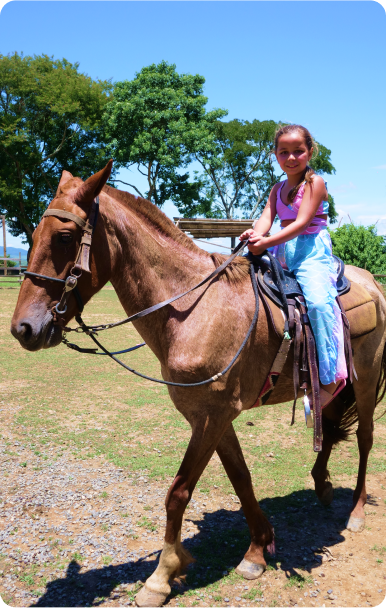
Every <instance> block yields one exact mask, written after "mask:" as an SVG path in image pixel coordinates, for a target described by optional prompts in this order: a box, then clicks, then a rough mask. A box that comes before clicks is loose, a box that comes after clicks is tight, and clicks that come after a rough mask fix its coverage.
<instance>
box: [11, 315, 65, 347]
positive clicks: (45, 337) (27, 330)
mask: <svg viewBox="0 0 386 608" xmlns="http://www.w3.org/2000/svg"><path fill="white" fill-rule="evenodd" d="M11 334H12V335H13V337H14V338H16V339H17V340H19V342H20V344H21V346H22V347H23V348H25V349H26V350H29V351H31V352H34V351H37V350H40V349H42V348H51V347H53V346H58V344H60V342H61V340H62V330H61V328H60V327H58V326H57V325H54V323H53V319H52V315H51V313H47V315H45V317H44V319H43V322H39V321H38V320H37V319H34V318H33V317H21V318H16V319H15V318H14V319H12V324H11Z"/></svg>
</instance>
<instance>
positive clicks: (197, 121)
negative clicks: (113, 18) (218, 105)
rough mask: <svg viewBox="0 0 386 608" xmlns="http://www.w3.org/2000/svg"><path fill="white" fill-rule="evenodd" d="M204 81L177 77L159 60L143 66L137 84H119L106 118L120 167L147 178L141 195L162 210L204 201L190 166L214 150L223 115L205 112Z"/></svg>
mask: <svg viewBox="0 0 386 608" xmlns="http://www.w3.org/2000/svg"><path fill="white" fill-rule="evenodd" d="M204 82H205V79H204V78H203V76H200V75H199V74H196V75H192V74H178V73H177V71H176V66H175V65H174V64H172V65H171V64H168V63H167V62H166V61H161V63H159V64H158V65H156V64H152V65H150V66H147V67H144V68H143V69H142V70H141V71H140V72H138V73H137V74H136V75H135V78H134V79H133V80H124V81H122V82H117V83H115V86H114V97H113V100H112V101H111V102H110V103H108V104H107V106H106V111H105V115H104V124H105V132H106V136H107V138H108V139H109V140H110V144H109V146H110V148H109V149H110V150H111V153H112V156H113V157H114V159H115V160H116V162H117V163H118V166H119V167H131V166H136V167H137V169H138V171H139V172H140V173H141V174H142V175H143V176H145V177H146V180H147V183H148V190H147V191H146V192H145V193H144V194H142V193H141V192H140V191H139V189H138V187H137V186H136V185H133V184H127V185H130V186H132V187H133V188H134V189H135V190H136V191H137V193H138V194H140V195H141V196H145V197H146V198H148V199H149V200H151V201H152V202H154V203H156V204H157V205H158V206H160V207H162V205H163V204H164V202H165V201H166V200H168V199H169V200H172V201H173V202H175V203H178V204H182V205H184V204H187V205H192V204H194V202H196V203H199V202H200V196H199V191H200V187H201V182H200V180H193V182H189V174H188V173H184V174H182V175H181V174H180V173H179V171H178V170H180V169H182V168H184V167H187V165H188V164H189V163H190V161H191V158H192V155H193V154H195V153H198V152H200V153H202V154H210V153H213V151H214V136H213V131H214V124H215V121H216V120H217V119H218V118H221V117H222V116H225V114H226V112H225V111H224V110H212V111H211V112H206V110H205V105H206V103H207V101H208V100H207V98H206V97H205V96H204V95H203V85H204Z"/></svg>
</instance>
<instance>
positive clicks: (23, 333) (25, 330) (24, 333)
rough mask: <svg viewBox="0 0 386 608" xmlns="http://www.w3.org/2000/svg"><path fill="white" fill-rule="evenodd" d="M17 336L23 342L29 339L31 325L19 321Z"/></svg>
mask: <svg viewBox="0 0 386 608" xmlns="http://www.w3.org/2000/svg"><path fill="white" fill-rule="evenodd" d="M19 336H20V337H21V339H22V340H23V342H24V343H27V342H29V341H30V339H31V337H32V327H31V325H30V324H29V323H25V322H24V323H20V329H19Z"/></svg>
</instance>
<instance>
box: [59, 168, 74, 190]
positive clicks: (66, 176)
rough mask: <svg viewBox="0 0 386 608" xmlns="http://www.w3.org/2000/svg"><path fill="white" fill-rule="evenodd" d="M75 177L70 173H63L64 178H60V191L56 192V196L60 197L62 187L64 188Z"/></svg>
mask: <svg viewBox="0 0 386 608" xmlns="http://www.w3.org/2000/svg"><path fill="white" fill-rule="evenodd" d="M73 177H74V176H73V175H72V174H71V173H70V172H69V171H62V176H61V178H60V182H59V185H58V189H57V191H56V196H58V195H59V192H60V190H61V189H62V187H63V186H64V184H66V183H67V182H68V181H70V179H72V178H73Z"/></svg>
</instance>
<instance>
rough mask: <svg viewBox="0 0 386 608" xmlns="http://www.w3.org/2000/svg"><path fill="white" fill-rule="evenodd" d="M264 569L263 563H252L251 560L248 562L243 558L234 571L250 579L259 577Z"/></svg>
mask: <svg viewBox="0 0 386 608" xmlns="http://www.w3.org/2000/svg"><path fill="white" fill-rule="evenodd" d="M264 570H265V566H263V564H254V563H253V562H249V561H247V560H246V559H243V560H242V562H240V563H239V565H238V566H237V568H236V573H237V574H239V575H240V576H242V577H243V578H246V579H248V580H250V581H252V580H254V579H255V578H259V577H260V576H261V575H262V574H263V572H264Z"/></svg>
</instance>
